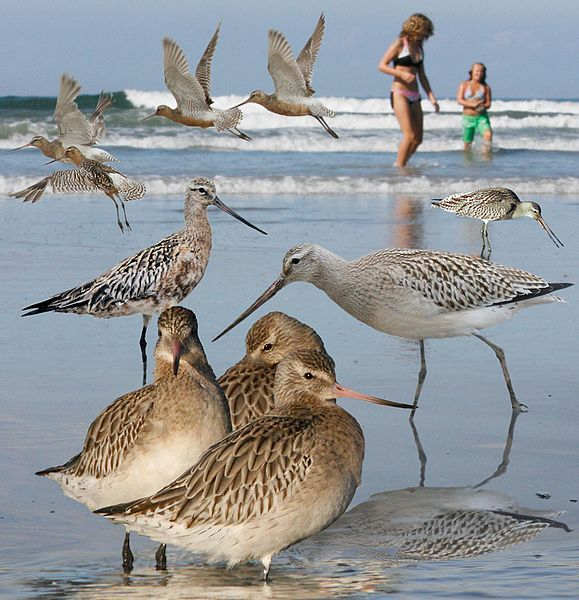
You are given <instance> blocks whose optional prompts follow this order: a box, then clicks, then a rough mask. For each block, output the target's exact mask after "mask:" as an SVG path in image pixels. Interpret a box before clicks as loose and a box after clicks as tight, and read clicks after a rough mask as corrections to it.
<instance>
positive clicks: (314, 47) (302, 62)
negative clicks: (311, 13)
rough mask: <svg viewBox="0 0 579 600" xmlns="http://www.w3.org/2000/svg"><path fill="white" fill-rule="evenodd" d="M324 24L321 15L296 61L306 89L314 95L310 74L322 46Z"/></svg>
mask: <svg viewBox="0 0 579 600" xmlns="http://www.w3.org/2000/svg"><path fill="white" fill-rule="evenodd" d="M325 24H326V20H325V17H324V13H322V14H321V15H320V18H319V20H318V23H317V25H316V28H315V29H314V32H313V33H312V35H311V37H310V39H309V40H308V41H307V42H306V44H305V46H304V47H303V48H302V51H301V52H300V54H299V56H298V59H297V64H298V67H299V68H300V71H301V72H302V74H303V76H304V80H305V82H306V88H307V90H308V92H309V93H310V94H313V93H314V90H313V89H312V74H313V71H314V65H315V64H316V59H317V58H318V51H319V50H320V46H321V45H322V38H323V36H324V27H325Z"/></svg>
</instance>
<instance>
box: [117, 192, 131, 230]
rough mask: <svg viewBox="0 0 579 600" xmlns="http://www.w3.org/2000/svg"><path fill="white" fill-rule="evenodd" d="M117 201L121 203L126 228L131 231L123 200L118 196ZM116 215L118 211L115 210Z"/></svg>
mask: <svg viewBox="0 0 579 600" xmlns="http://www.w3.org/2000/svg"><path fill="white" fill-rule="evenodd" d="M119 202H120V203H121V208H122V209H123V216H124V217H125V225H126V226H127V229H128V230H129V231H133V228H132V227H131V226H130V225H129V221H128V219H127V211H126V209H125V203H124V202H123V199H122V198H121V197H120V196H119ZM117 215H118V211H117Z"/></svg>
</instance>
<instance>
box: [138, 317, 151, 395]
mask: <svg viewBox="0 0 579 600" xmlns="http://www.w3.org/2000/svg"><path fill="white" fill-rule="evenodd" d="M150 320H151V315H143V329H142V330H141V339H140V340H139V345H140V346H141V359H142V360H143V385H147V326H148V325H149V321H150Z"/></svg>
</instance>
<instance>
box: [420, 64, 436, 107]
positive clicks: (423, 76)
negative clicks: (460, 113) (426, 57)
mask: <svg viewBox="0 0 579 600" xmlns="http://www.w3.org/2000/svg"><path fill="white" fill-rule="evenodd" d="M418 81H420V85H421V86H422V88H423V89H424V91H425V92H426V95H427V96H428V99H429V100H430V103H431V104H432V106H434V111H435V112H438V111H439V110H440V106H439V105H438V101H437V100H436V96H435V95H434V92H433V91H432V88H431V87H430V82H429V81H428V77H427V76H426V71H425V70H424V61H422V64H421V65H420V67H419V69H418Z"/></svg>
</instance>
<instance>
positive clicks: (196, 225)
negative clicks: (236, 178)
mask: <svg viewBox="0 0 579 600" xmlns="http://www.w3.org/2000/svg"><path fill="white" fill-rule="evenodd" d="M210 204H212V205H213V206H216V207H217V208H219V209H220V210H222V211H223V212H226V213H227V214H229V215H231V216H232V217H235V218H236V219H238V220H239V221H241V222H242V223H245V224H246V225H248V226H249V227H252V228H253V229H255V230H257V231H259V232H260V233H263V234H265V231H262V230H261V229H259V228H258V227H256V226H255V225H252V224H251V223H250V222H249V221H246V220H245V219H244V218H243V217H240V216H239V215H238V214H237V213H236V212H234V211H233V210H232V209H231V208H229V207H228V206H226V205H225V204H224V203H223V202H221V200H220V199H219V198H218V197H217V194H216V193H215V185H214V184H213V182H212V181H211V180H209V179H206V178H205V177H197V178H195V179H193V180H192V181H190V182H189V184H188V185H187V189H186V193H185V210H184V214H185V227H184V228H183V229H182V230H181V231H178V232H176V233H173V234H171V235H170V236H168V237H166V238H164V239H162V240H161V241H160V242H158V243H157V244H155V245H154V246H149V248H145V249H144V250H141V251H140V252H137V254H134V255H133V256H130V257H129V258H126V259H125V260H123V261H121V262H120V263H118V264H117V265H115V266H114V267H112V268H111V269H109V270H108V271H106V272H105V273H103V274H102V275H100V276H99V277H97V278H96V279H93V280H92V281H89V282H87V283H85V284H83V285H80V286H78V287H75V288H72V289H70V290H67V291H65V292H62V293H60V294H57V295H56V296H53V297H52V298H49V299H48V300H43V301H42V302H37V303H36V304H31V305H30V306H27V307H26V308H24V309H23V310H27V311H29V312H27V313H25V314H24V315H23V316H28V315H37V314H39V313H44V312H49V311H54V312H72V313H77V314H89V315H92V316H94V317H100V318H105V319H107V318H109V317H123V316H127V315H134V314H139V313H140V314H142V315H143V329H142V332H141V339H140V345H141V356H142V359H143V385H144V384H145V382H146V375H147V353H146V347H147V341H146V333H147V325H148V324H149V321H150V319H151V316H152V315H153V314H155V313H159V312H161V311H163V310H165V309H166V308H169V307H170V306H175V305H176V304H179V302H181V300H183V298H185V297H186V296H187V295H189V294H190V293H191V291H192V290H193V288H194V287H195V286H196V285H197V284H198V283H199V282H200V281H201V278H202V277H203V274H204V273H205V269H206V267H207V262H208V261H209V253H210V251H211V226H210V224H209V220H208V219H207V207H208V206H209V205H210Z"/></svg>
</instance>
